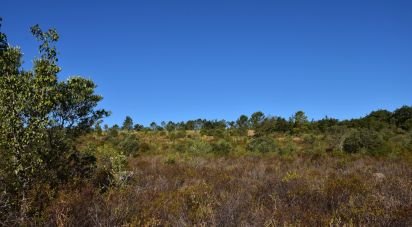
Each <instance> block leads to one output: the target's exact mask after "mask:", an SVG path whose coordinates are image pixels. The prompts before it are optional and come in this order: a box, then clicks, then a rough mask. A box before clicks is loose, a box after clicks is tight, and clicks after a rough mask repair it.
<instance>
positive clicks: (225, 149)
mask: <svg viewBox="0 0 412 227" xmlns="http://www.w3.org/2000/svg"><path fill="white" fill-rule="evenodd" d="M231 150H232V145H231V144H230V143H229V142H228V141H226V140H224V139H220V140H218V141H217V142H214V143H212V151H213V152H214V153H216V154H228V153H229V152H230V151H231Z"/></svg>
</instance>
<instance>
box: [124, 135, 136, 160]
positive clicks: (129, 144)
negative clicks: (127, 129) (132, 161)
mask: <svg viewBox="0 0 412 227" xmlns="http://www.w3.org/2000/svg"><path fill="white" fill-rule="evenodd" d="M119 147H120V149H121V150H122V151H123V153H124V154H125V155H126V156H129V155H133V156H134V155H136V154H137V152H138V150H139V140H138V139H137V138H136V136H135V135H127V136H126V138H124V139H123V141H122V142H120V143H119Z"/></svg>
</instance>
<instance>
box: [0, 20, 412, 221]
mask: <svg viewBox="0 0 412 227" xmlns="http://www.w3.org/2000/svg"><path fill="white" fill-rule="evenodd" d="M32 33H33V35H34V36H35V37H36V38H37V39H38V40H39V42H40V46H39V50H40V55H41V56H40V57H39V58H38V59H36V60H35V61H34V68H33V69H32V70H29V71H25V70H23V69H22V67H21V62H22V53H21V50H20V49H18V48H16V47H13V46H11V45H10V44H9V43H8V42H7V36H6V35H5V34H3V33H0V73H1V74H0V88H1V89H0V123H1V124H0V155H1V156H0V189H1V190H0V225H4V226H37V225H41V226H43V225H46V226H186V225H201V226H239V225H244V226H250V225H251V226H255V225H256V226H262V225H263V226H285V225H301V226H302V225H303V226H324V225H329V226H344V225H346V226H349V225H372V226H410V225H412V218H411V217H412V215H411V214H412V191H411V188H412V180H411V179H412V168H411V167H412V124H411V122H412V107H411V106H402V107H400V108H398V109H396V110H394V111H388V110H377V111H373V112H371V113H370V114H368V115H366V116H364V117H361V118H358V119H351V120H338V119H334V118H329V117H325V118H323V119H320V120H312V121H310V120H308V117H307V116H306V114H305V113H304V112H303V111H297V112H296V113H295V114H294V115H293V116H291V117H290V118H289V119H285V118H282V117H278V116H266V115H265V114H264V113H263V112H260V111H258V112H255V113H253V114H252V115H251V116H250V117H249V116H246V115H241V116H240V117H239V118H238V119H237V120H235V121H226V120H206V119H196V120H189V121H186V122H172V121H168V122H161V123H160V124H158V123H156V122H152V123H151V124H150V125H149V126H148V127H145V126H144V125H141V124H134V122H133V119H132V118H131V117H130V116H127V117H126V118H125V120H124V122H123V124H122V126H118V125H113V126H111V127H109V126H107V125H104V127H101V124H102V121H101V119H102V118H103V117H104V116H107V115H108V114H109V113H108V112H107V111H105V110H99V109H96V106H97V104H98V102H99V101H100V100H101V99H102V97H101V96H99V95H96V94H95V93H94V88H95V85H94V83H93V82H92V81H90V80H86V79H84V78H81V77H72V78H70V79H68V80H66V81H61V82H60V81H59V80H58V78H57V75H58V73H59V72H60V68H59V66H58V65H57V62H58V59H57V55H56V54H57V51H56V48H55V45H54V43H55V42H56V41H57V40H58V34H57V32H56V31H55V30H53V29H50V30H48V31H43V30H41V29H40V27H39V26H34V27H33V28H32Z"/></svg>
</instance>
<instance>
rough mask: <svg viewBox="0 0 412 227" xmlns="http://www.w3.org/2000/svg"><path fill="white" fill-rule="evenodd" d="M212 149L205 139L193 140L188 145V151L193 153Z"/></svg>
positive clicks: (207, 151)
mask: <svg viewBox="0 0 412 227" xmlns="http://www.w3.org/2000/svg"><path fill="white" fill-rule="evenodd" d="M211 151H212V146H211V145H210V144H209V143H208V142H205V141H203V140H192V141H190V143H189V146H188V152H192V153H209V152H211Z"/></svg>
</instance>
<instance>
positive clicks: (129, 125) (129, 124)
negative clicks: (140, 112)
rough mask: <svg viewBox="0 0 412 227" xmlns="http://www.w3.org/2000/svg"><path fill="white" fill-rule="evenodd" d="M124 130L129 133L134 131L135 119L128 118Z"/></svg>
mask: <svg viewBox="0 0 412 227" xmlns="http://www.w3.org/2000/svg"><path fill="white" fill-rule="evenodd" d="M122 129H123V130H128V131H131V130H132V129H133V119H132V118H131V117H129V116H126V119H124V121H123V125H122Z"/></svg>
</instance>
